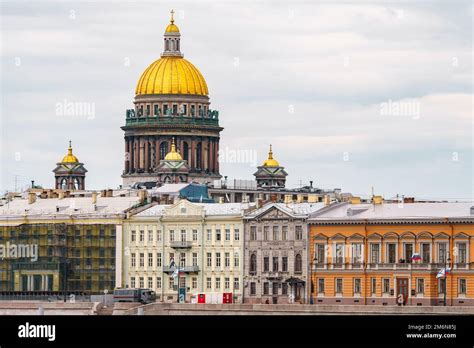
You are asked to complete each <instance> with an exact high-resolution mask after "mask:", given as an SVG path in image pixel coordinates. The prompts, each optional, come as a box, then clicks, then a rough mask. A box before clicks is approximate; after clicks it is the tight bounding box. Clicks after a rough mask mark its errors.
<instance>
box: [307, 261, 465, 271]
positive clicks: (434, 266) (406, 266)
mask: <svg viewBox="0 0 474 348" xmlns="http://www.w3.org/2000/svg"><path fill="white" fill-rule="evenodd" d="M365 266H366V267H367V269H369V270H370V269H371V270H375V269H379V270H440V269H442V268H444V267H445V264H444V263H427V262H422V263H416V262H413V263H404V262H398V263H373V262H369V263H367V264H365V263H360V262H359V263H350V262H346V263H340V262H338V263H331V262H329V263H313V264H312V269H313V270H318V269H320V270H322V269H329V270H331V269H353V270H357V269H363V268H364V267H365ZM448 267H449V266H448ZM451 267H452V269H453V270H470V269H474V262H471V263H454V264H452V265H451Z"/></svg>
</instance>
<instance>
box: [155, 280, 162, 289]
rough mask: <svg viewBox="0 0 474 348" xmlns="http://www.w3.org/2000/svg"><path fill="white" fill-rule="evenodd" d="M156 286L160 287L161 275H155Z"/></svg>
mask: <svg viewBox="0 0 474 348" xmlns="http://www.w3.org/2000/svg"><path fill="white" fill-rule="evenodd" d="M156 288H157V289H161V277H156Z"/></svg>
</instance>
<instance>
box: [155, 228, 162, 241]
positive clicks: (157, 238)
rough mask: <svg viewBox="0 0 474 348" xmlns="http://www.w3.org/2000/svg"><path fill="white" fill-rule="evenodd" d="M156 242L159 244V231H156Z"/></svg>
mask: <svg viewBox="0 0 474 348" xmlns="http://www.w3.org/2000/svg"><path fill="white" fill-rule="evenodd" d="M156 241H157V242H161V230H157V231H156Z"/></svg>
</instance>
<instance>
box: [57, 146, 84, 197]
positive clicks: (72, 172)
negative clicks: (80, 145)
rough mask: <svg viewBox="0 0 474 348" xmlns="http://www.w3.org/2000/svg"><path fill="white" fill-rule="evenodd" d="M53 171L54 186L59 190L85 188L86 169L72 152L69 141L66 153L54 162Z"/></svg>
mask: <svg viewBox="0 0 474 348" xmlns="http://www.w3.org/2000/svg"><path fill="white" fill-rule="evenodd" d="M53 172H54V182H55V184H54V187H55V188H56V189H58V190H59V189H60V190H85V189H86V173H87V169H86V168H85V167H84V164H83V163H81V162H79V159H78V158H77V157H76V156H74V154H73V153H72V145H71V141H69V148H68V149H67V155H66V156H64V157H63V159H62V160H61V162H58V163H56V168H54V170H53Z"/></svg>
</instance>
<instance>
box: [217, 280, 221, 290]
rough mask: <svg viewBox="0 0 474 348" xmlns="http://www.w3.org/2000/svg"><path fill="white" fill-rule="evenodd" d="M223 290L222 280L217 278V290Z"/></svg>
mask: <svg viewBox="0 0 474 348" xmlns="http://www.w3.org/2000/svg"><path fill="white" fill-rule="evenodd" d="M220 288H221V278H220V277H217V278H216V290H219V289H220Z"/></svg>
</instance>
